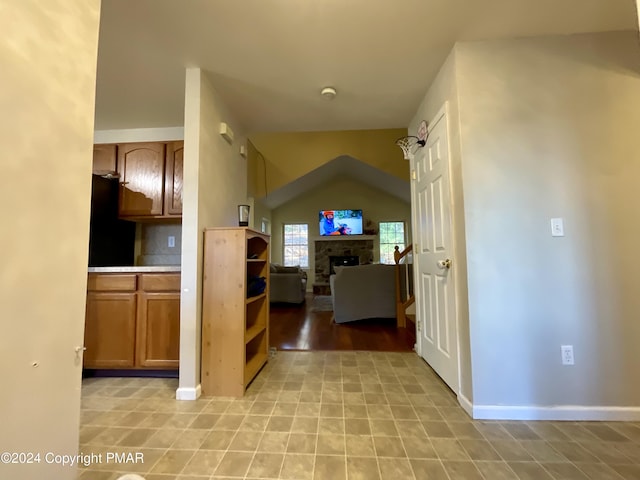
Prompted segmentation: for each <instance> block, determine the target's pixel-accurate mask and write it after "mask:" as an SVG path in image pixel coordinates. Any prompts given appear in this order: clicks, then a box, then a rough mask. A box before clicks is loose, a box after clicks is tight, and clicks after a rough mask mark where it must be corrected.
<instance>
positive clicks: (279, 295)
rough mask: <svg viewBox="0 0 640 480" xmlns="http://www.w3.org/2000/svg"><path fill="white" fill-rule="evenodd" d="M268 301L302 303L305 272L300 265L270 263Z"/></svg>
mask: <svg viewBox="0 0 640 480" xmlns="http://www.w3.org/2000/svg"><path fill="white" fill-rule="evenodd" d="M269 276H270V280H271V285H270V288H269V302H270V303H303V302H304V296H305V293H306V292H307V273H306V272H305V271H304V270H302V269H301V268H300V267H283V266H281V265H276V264H271V267H270V272H269Z"/></svg>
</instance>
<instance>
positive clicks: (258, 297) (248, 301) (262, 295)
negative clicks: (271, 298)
mask: <svg viewBox="0 0 640 480" xmlns="http://www.w3.org/2000/svg"><path fill="white" fill-rule="evenodd" d="M266 296H267V294H266V293H261V294H260V295H256V296H255V297H249V298H247V300H246V303H247V304H249V303H253V302H257V301H258V300H262V299H263V298H266Z"/></svg>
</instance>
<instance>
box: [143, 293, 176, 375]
mask: <svg viewBox="0 0 640 480" xmlns="http://www.w3.org/2000/svg"><path fill="white" fill-rule="evenodd" d="M137 326H138V331H137V341H136V356H137V359H136V360H137V364H138V365H140V366H141V367H149V368H157V369H160V368H178V358H179V356H180V343H179V342H177V341H175V340H177V339H179V338H180V294H179V293H139V294H138V321H137Z"/></svg>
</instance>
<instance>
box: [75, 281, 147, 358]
mask: <svg viewBox="0 0 640 480" xmlns="http://www.w3.org/2000/svg"><path fill="white" fill-rule="evenodd" d="M135 340H136V294H135V293H125V292H117V293H113V292H88V293H87V316H86V319H85V327H84V346H85V347H86V348H87V349H86V350H85V352H84V366H85V367H88V368H131V367H133V366H134V363H135V358H134V354H135Z"/></svg>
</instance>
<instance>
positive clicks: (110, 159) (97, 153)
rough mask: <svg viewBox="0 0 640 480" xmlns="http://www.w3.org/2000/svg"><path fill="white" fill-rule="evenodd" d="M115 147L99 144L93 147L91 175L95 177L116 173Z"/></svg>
mask: <svg viewBox="0 0 640 480" xmlns="http://www.w3.org/2000/svg"><path fill="white" fill-rule="evenodd" d="M116 163H117V155H116V146H115V145H113V144H101V145H94V146H93V173H95V174H96V175H107V174H109V173H110V174H113V173H114V172H115V171H116Z"/></svg>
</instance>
